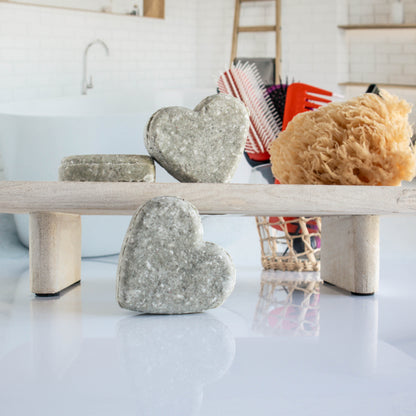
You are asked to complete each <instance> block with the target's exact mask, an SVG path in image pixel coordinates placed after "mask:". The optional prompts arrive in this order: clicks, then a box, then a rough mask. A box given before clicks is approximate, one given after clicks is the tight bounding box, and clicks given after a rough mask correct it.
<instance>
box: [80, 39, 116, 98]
mask: <svg viewBox="0 0 416 416" xmlns="http://www.w3.org/2000/svg"><path fill="white" fill-rule="evenodd" d="M95 44H98V45H102V47H103V48H104V49H105V52H106V53H107V56H108V55H110V50H109V49H108V46H107V45H106V44H105V43H104V42H103V41H102V40H101V39H96V40H94V41H93V42H91V43H89V44H88V45H87V47H86V48H85V51H84V61H83V73H82V89H81V94H82V95H86V94H87V91H88V90H89V89H91V88H93V87H94V85H93V83H92V76H90V81H89V82H88V81H87V58H88V51H89V50H90V48H91V46H93V45H95Z"/></svg>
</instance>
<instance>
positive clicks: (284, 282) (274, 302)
mask: <svg viewBox="0 0 416 416" xmlns="http://www.w3.org/2000/svg"><path fill="white" fill-rule="evenodd" d="M321 283H322V281H321V278H320V275H319V273H318V272H283V271H275V270H264V271H263V272H262V273H261V278H260V285H261V286H260V294H259V300H258V303H257V307H256V314H255V317H254V322H253V330H254V331H256V332H257V331H258V332H260V333H262V334H263V335H267V336H276V335H292V336H293V335H302V336H318V335H319V293H320V284H321Z"/></svg>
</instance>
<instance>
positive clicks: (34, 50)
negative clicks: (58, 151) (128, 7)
mask: <svg viewBox="0 0 416 416" xmlns="http://www.w3.org/2000/svg"><path fill="white" fill-rule="evenodd" d="M196 13H197V5H196V2H194V1H192V0H167V1H166V19H164V20H160V19H151V18H139V17H125V16H115V15H104V14H97V13H89V12H78V11H68V10H54V9H48V8H38V7H33V6H24V5H11V4H3V3H0V100H1V101H16V100H25V99H31V98H38V97H54V96H62V95H76V94H79V93H80V86H81V73H82V53H83V50H84V48H85V46H86V45H87V44H88V43H89V42H90V41H92V40H94V39H96V38H101V39H103V40H104V41H105V42H106V43H107V44H108V46H109V48H110V52H111V55H110V57H108V58H107V57H106V56H105V53H104V50H103V49H101V48H100V47H97V46H95V47H94V48H92V49H91V54H90V56H89V66H90V70H91V73H92V74H93V75H94V81H95V88H96V90H98V91H100V92H103V91H106V90H111V89H114V88H135V87H138V86H140V85H143V84H149V83H151V84H152V85H154V86H155V87H156V86H157V87H159V86H160V87H166V86H169V85H172V84H173V85H176V86H187V85H189V84H191V85H194V84H195V72H196V62H195V55H196V48H197V46H196V29H197V22H196Z"/></svg>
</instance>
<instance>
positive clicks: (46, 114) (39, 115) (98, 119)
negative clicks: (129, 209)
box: [0, 89, 250, 257]
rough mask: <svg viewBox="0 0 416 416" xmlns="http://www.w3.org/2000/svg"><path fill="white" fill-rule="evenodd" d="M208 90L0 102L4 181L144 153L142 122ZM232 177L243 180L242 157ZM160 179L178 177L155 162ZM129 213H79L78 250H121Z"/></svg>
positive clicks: (22, 235)
mask: <svg viewBox="0 0 416 416" xmlns="http://www.w3.org/2000/svg"><path fill="white" fill-rule="evenodd" d="M213 93H215V92H214V91H212V90H173V89H172V90H160V91H154V90H150V89H149V90H144V89H143V90H140V91H137V92H135V93H131V92H130V93H128V94H125V93H119V94H111V95H89V96H76V97H63V98H58V99H45V100H39V101H27V102H20V103H10V104H3V105H0V155H1V158H2V161H3V166H4V173H5V177H6V179H8V180H31V181H56V180H57V179H58V168H59V165H60V162H61V160H62V158H64V157H65V156H69V155H76V154H92V153H107V154H116V153H123V154H147V151H146V148H145V146H144V142H143V131H144V127H145V125H146V123H147V121H148V119H149V117H150V116H151V114H152V113H153V112H154V111H156V110H158V109H159V108H161V107H165V106H173V105H179V106H185V107H188V108H193V107H195V105H196V104H198V102H199V101H200V100H201V99H203V98H204V97H206V96H208V95H211V94H213ZM240 165H241V166H240V167H239V168H238V170H237V173H236V175H235V179H234V180H233V181H234V182H247V181H248V176H249V173H250V168H249V166H248V164H246V163H245V161H244V160H243V159H242V162H241V164H240ZM156 180H157V181H158V182H176V180H175V179H174V178H172V177H171V176H170V175H169V174H168V173H167V172H166V171H165V170H164V169H162V168H161V167H160V166H158V165H157V166H156ZM15 221H16V226H17V231H18V235H19V239H20V240H21V242H22V243H23V244H24V245H26V246H28V244H29V226H28V223H29V220H28V215H16V216H15ZM129 221H130V217H129V216H111V217H107V216H83V217H82V233H83V236H82V255H83V256H84V257H92V256H103V255H110V254H116V253H119V251H120V248H121V244H122V241H123V237H124V234H125V232H126V230H127V227H128V224H129Z"/></svg>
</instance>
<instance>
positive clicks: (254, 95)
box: [218, 62, 282, 153]
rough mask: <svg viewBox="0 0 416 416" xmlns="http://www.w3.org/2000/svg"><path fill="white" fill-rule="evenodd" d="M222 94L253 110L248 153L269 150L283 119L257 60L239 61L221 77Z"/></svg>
mask: <svg viewBox="0 0 416 416" xmlns="http://www.w3.org/2000/svg"><path fill="white" fill-rule="evenodd" d="M218 89H219V91H220V92H221V93H224V94H230V95H232V96H234V97H236V98H239V99H240V100H241V101H242V102H243V103H244V104H245V105H246V107H247V108H248V110H249V112H250V124H251V125H250V131H249V137H248V139H247V142H246V147H245V150H246V151H247V153H267V150H268V148H269V146H270V144H271V142H272V141H273V140H274V139H275V138H276V137H277V135H278V134H279V132H280V130H281V127H282V121H281V118H280V116H279V114H278V112H277V111H276V109H275V107H274V105H273V102H272V100H271V99H270V96H269V94H268V93H267V90H266V87H265V85H264V83H263V81H262V79H261V77H260V74H259V72H258V70H257V67H256V65H255V64H254V63H249V62H246V63H244V64H242V63H241V62H238V63H237V65H233V66H232V67H231V68H230V69H229V70H228V71H225V72H224V73H223V74H222V75H221V76H220V78H219V80H218Z"/></svg>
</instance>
